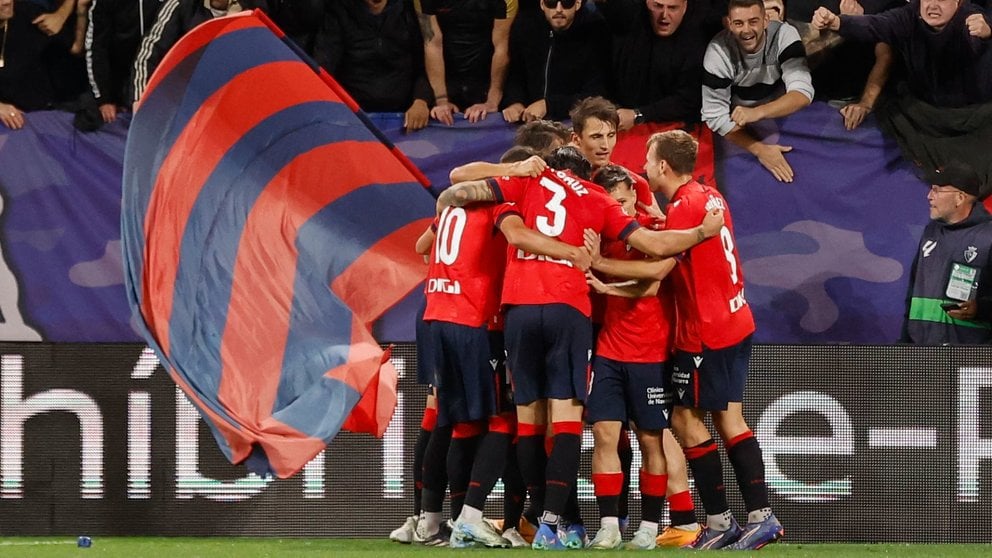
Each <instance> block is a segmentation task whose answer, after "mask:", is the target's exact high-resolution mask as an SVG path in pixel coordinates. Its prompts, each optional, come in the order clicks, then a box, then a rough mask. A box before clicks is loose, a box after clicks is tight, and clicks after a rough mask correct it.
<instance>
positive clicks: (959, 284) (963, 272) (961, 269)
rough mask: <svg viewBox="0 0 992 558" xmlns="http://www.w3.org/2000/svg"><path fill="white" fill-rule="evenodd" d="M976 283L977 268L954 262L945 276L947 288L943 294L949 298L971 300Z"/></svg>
mask: <svg viewBox="0 0 992 558" xmlns="http://www.w3.org/2000/svg"><path fill="white" fill-rule="evenodd" d="M977 284H978V268H974V267H971V266H970V265H965V264H963V263H957V262H954V263H952V264H951V273H950V276H949V277H948V278H947V290H946V291H944V294H945V295H947V298H949V299H951V300H971V298H972V293H973V292H974V291H975V288H976V285H977Z"/></svg>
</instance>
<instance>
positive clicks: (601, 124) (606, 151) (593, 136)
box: [568, 97, 663, 217]
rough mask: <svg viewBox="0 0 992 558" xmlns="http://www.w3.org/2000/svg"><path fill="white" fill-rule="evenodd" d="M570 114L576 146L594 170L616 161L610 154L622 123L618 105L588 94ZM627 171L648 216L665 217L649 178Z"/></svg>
mask: <svg viewBox="0 0 992 558" xmlns="http://www.w3.org/2000/svg"><path fill="white" fill-rule="evenodd" d="M568 117H569V118H570V119H571V120H572V145H574V146H575V147H578V148H579V151H581V152H582V155H583V156H585V158H586V159H587V160H588V161H589V162H590V163H591V164H592V170H593V173H594V174H595V173H596V172H597V171H598V170H599V169H601V168H603V167H604V166H606V165H610V164H612V163H611V162H610V157H612V156H613V149H614V148H616V146H617V127H618V126H619V125H620V113H619V112H618V111H617V107H616V105H614V104H613V103H611V102H610V101H608V100H606V99H604V98H603V97H587V98H585V99H582V100H581V101H579V102H578V103H576V105H575V106H574V107H572V110H571V111H570V112H569V113H568ZM624 170H625V171H627V174H629V175H630V178H631V180H633V183H632V185H633V187H634V190H635V191H636V192H637V208H638V209H639V210H641V211H643V212H645V213H647V214H648V215H651V216H654V217H663V215H662V213H661V208H660V207H659V206H658V200H656V199H655V197H654V194H653V193H652V192H651V187H650V185H648V181H647V180H645V179H644V177H643V176H641V175H639V174H637V173H635V172H633V171H631V170H630V169H626V168H624Z"/></svg>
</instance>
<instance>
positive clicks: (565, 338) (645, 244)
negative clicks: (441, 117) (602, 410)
mask: <svg viewBox="0 0 992 558" xmlns="http://www.w3.org/2000/svg"><path fill="white" fill-rule="evenodd" d="M547 162H548V165H549V166H550V167H551V168H549V169H548V170H546V171H544V172H543V173H542V174H541V175H540V176H538V177H534V178H529V177H528V178H496V179H489V180H482V181H471V182H463V183H459V184H456V185H453V186H452V187H451V188H449V189H447V190H445V191H444V192H442V193H441V195H440V196H439V197H438V208H439V209H444V208H446V207H448V206H464V205H467V204H470V203H474V202H484V201H489V202H492V201H496V202H504V201H512V202H515V203H516V204H517V207H518V209H519V211H520V212H521V214H522V215H523V218H524V222H525V224H526V225H527V226H528V227H533V228H534V229H536V230H537V231H539V232H542V233H544V234H545V235H547V236H550V237H553V238H557V239H558V240H561V241H562V242H564V243H566V244H570V245H573V246H580V245H583V244H584V239H583V236H584V233H585V229H587V228H589V229H593V230H594V231H595V232H598V233H602V234H603V235H604V236H605V237H606V238H611V239H625V240H626V241H627V242H628V243H630V244H631V245H632V246H634V247H636V248H637V249H639V250H641V251H643V252H645V253H648V254H652V255H655V256H658V257H664V256H668V255H672V254H676V253H679V252H681V251H683V250H685V249H688V248H689V247H690V246H693V245H695V244H697V243H698V242H700V241H702V240H703V239H704V238H706V237H707V236H710V235H713V234H716V233H717V232H718V231H719V229H720V228H721V227H722V224H723V218H722V212H720V211H713V212H710V213H709V214H707V215H706V216H705V217H701V218H700V222H701V224H699V225H698V226H697V227H696V228H695V229H694V230H692V231H648V230H646V229H644V228H641V227H640V226H639V225H638V224H637V223H636V221H635V220H634V219H633V217H630V216H627V215H625V214H624V213H623V209H622V208H621V207H620V204H618V203H617V202H616V201H615V200H613V199H612V198H610V197H609V196H608V195H607V194H606V192H605V191H603V189H602V188H600V187H599V186H597V185H595V184H592V183H590V182H586V181H585V180H582V179H580V178H578V177H577V175H580V176H588V173H589V170H590V167H589V163H588V161H586V160H585V158H583V157H582V155H581V154H580V153H579V152H578V150H577V149H575V148H574V147H563V148H560V149H558V150H556V151H554V152H553V153H552V154H551V155H550V156H549V157H548V160H547ZM556 167H557V168H556ZM502 303H503V305H504V306H505V307H506V308H507V309H506V328H505V334H506V347H507V356H508V360H507V363H508V368H509V369H510V371H511V374H512V377H513V385H514V402H515V403H516V405H517V422H518V435H519V440H520V441H519V443H518V456H519V458H520V469H521V472H522V473H523V476H524V480H525V481H526V482H527V486H528V490H529V491H531V493H532V494H537V495H538V499H540V497H541V496H542V494H541V489H542V488H543V500H544V514H543V515H542V518H541V526H540V527H539V529H538V533H537V535H535V539H534V543H533V546H534V548H539V549H548V548H562V547H563V546H564V545H563V544H562V543H561V541H560V540H559V539H558V536H557V527H558V522H559V518H560V516H561V514H562V512H563V510H564V506H565V503H566V500H567V498H568V493H569V491H570V490H571V488H572V486H573V485H574V483H575V479H576V476H577V474H578V464H579V452H580V449H581V434H582V423H581V418H582V408H583V407H582V401H583V400H584V399H585V395H586V381H587V378H586V374H587V371H588V365H589V356H590V353H591V348H592V347H591V344H592V334H591V324H590V322H589V313H590V302H589V289H588V285H587V284H586V282H585V275H584V273H583V272H582V271H581V270H579V269H578V268H576V267H575V266H573V265H569V264H568V262H565V261H562V260H561V259H560V258H554V257H545V256H537V255H534V254H532V253H528V252H527V251H526V250H516V251H511V255H510V258H509V260H508V262H507V270H506V275H505V279H504V283H503V300H502ZM549 420H550V423H551V425H552V432H553V433H554V436H553V440H554V441H553V448H552V451H551V454H550V455H549V456H548V457H547V463H546V465H543V462H544V457H543V456H544V431H545V425H546V424H547V423H548V421H549Z"/></svg>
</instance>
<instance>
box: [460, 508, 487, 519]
mask: <svg viewBox="0 0 992 558" xmlns="http://www.w3.org/2000/svg"><path fill="white" fill-rule="evenodd" d="M458 521H462V522H464V523H478V522H480V521H482V510H480V509H478V508H473V507H472V506H462V513H461V515H459V516H458Z"/></svg>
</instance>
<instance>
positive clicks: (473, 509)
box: [417, 204, 589, 546]
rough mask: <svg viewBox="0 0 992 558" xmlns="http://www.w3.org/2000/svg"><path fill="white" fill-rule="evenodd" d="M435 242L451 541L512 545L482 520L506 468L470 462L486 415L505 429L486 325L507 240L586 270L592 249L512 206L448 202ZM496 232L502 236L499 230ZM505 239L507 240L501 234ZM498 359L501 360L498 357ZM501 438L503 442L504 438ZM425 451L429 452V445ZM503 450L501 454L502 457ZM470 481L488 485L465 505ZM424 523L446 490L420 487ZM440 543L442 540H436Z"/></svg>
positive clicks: (432, 282) (433, 530)
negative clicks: (559, 236) (567, 240)
mask: <svg viewBox="0 0 992 558" xmlns="http://www.w3.org/2000/svg"><path fill="white" fill-rule="evenodd" d="M434 228H435V229H436V232H435V235H434V236H435V241H434V243H433V249H432V250H431V255H430V259H429V269H428V273H427V281H426V293H427V307H426V309H425V311H424V321H425V322H426V324H427V328H428V329H427V337H428V343H429V345H430V350H429V351H427V355H428V356H429V357H430V358H431V359H432V360H431V362H430V363H429V364H430V365H431V371H432V376H433V378H432V379H433V382H432V383H433V384H434V385H435V387H436V388H437V406H438V418H437V427H436V428H435V431H437V430H438V429H440V428H444V427H448V426H449V425H450V428H451V443H450V448H449V450H448V452H449V453H448V464H449V466H448V482H449V486H450V492H451V502H452V515H453V516H454V517H457V518H458V520H457V521H456V522H455V525H454V527H453V529H452V534H451V536H450V539H449V540H450V543H451V544H452V546H469V545H471V544H473V543H475V542H479V543H481V544H483V545H485V546H509V543H508V541H506V540H505V539H504V538H503V537H501V536H500V535H499V534H498V533H496V532H495V531H494V530H493V529H492V528H491V527H490V526H489V524H488V523H486V522H484V521H483V520H482V507H483V506H484V504H485V497H486V496H487V495H488V492H489V490H490V489H491V488H492V485H493V484H495V482H496V479H497V478H498V477H499V475H500V474H501V473H502V471H503V467H502V463H495V462H493V460H492V459H491V457H492V456H489V459H486V460H484V461H483V462H481V463H480V462H478V461H476V462H475V465H474V466H473V467H472V468H466V467H464V464H465V463H472V462H473V461H475V455H476V448H477V446H478V444H479V442H480V439H481V436H482V435H483V434H484V433H485V432H486V426H487V424H486V419H487V418H489V419H490V420H489V424H490V425H491V426H492V427H493V430H494V432H495V433H496V434H506V433H507V432H506V431H507V429H508V427H509V425H508V424H507V420H508V417H506V416H500V411H501V409H500V408H499V407H498V406H497V401H498V400H499V390H500V389H501V387H502V385H501V382H499V381H498V379H497V378H496V377H495V374H494V372H495V370H494V368H495V366H492V365H491V359H493V356H494V355H493V354H492V352H491V348H490V335H491V332H490V331H489V330H490V328H489V327H488V326H489V325H490V323H491V322H493V321H494V319H495V318H496V316H497V315H498V310H499V290H500V289H499V286H500V282H501V280H502V277H503V267H504V264H505V255H506V253H507V241H509V242H510V243H511V244H513V245H514V246H519V247H520V249H526V250H528V251H531V252H534V253H540V254H544V255H546V256H547V257H554V258H559V259H562V260H563V261H567V262H569V264H570V265H575V266H576V267H578V268H583V267H586V268H587V267H588V265H589V254H588V252H586V251H585V249H584V248H578V247H576V246H571V245H567V244H564V243H562V242H559V241H557V240H554V239H551V238H548V237H546V236H543V235H541V234H539V233H537V232H535V231H533V230H530V229H527V228H526V227H525V226H524V225H523V221H522V219H521V218H520V216H519V215H518V214H517V213H516V211H515V209H514V207H513V206H512V204H500V205H494V206H480V207H473V208H467V209H466V208H463V207H449V208H446V209H445V210H444V211H443V212H442V213H441V214H440V216H439V217H438V220H437V222H436V224H435V227H434ZM500 231H501V232H502V233H503V234H502V235H501V234H500ZM504 236H505V237H506V238H505V239H504V238H503V237H504ZM496 360H497V361H498V360H499V359H498V358H497V359H496ZM503 437H504V438H506V441H507V443H508V442H509V438H508V437H507V436H503ZM428 451H430V450H429V449H428ZM505 455H506V450H505V449H504V450H503V452H501V453H500V454H499V455H498V457H505ZM470 479H472V480H474V481H475V484H476V485H479V486H480V487H481V486H482V485H488V486H486V488H485V489H484V491H482V492H481V497H480V496H478V495H477V496H476V497H475V499H474V500H472V501H471V502H469V504H468V505H466V506H463V505H462V504H463V503H464V502H466V493H467V492H468V488H469V484H470ZM422 498H423V508H424V512H425V513H424V520H423V521H420V522H419V523H418V526H417V531H418V537H419V538H420V539H422V540H425V541H431V540H433V539H437V538H438V533H440V516H441V503H442V498H443V488H441V489H440V490H436V489H435V487H427V486H425V487H424V493H423V497H422ZM437 542H438V543H443V541H437Z"/></svg>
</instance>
